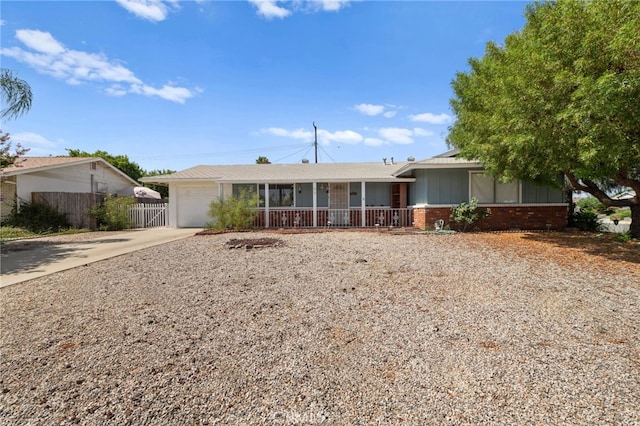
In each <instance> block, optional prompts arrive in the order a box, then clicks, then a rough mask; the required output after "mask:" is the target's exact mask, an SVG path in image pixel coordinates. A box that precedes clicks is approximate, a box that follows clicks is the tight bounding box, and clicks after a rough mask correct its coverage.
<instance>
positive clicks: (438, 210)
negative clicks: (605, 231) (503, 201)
mask: <svg viewBox="0 0 640 426" xmlns="http://www.w3.org/2000/svg"><path fill="white" fill-rule="evenodd" d="M489 208H490V209H491V214H490V215H489V216H488V217H487V218H485V219H483V220H481V221H479V222H478V223H476V224H474V225H471V227H470V228H469V230H476V229H477V230H481V231H500V230H509V229H522V230H540V229H542V230H548V229H553V230H562V229H564V228H566V227H567V215H568V206H567V205H542V206H536V205H518V206H514V205H509V206H490V207H489ZM413 214H414V224H415V227H416V228H419V229H426V227H427V225H428V227H429V228H430V229H432V228H433V226H434V222H435V221H436V220H438V219H442V220H444V222H445V226H446V225H449V226H450V227H451V229H457V228H458V226H457V224H456V223H452V222H451V219H449V216H450V215H451V207H414V210H413Z"/></svg>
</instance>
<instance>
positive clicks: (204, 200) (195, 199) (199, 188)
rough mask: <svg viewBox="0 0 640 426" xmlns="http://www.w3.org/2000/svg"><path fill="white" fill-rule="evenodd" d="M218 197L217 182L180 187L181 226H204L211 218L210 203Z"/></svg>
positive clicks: (178, 207) (179, 217) (178, 211)
mask: <svg viewBox="0 0 640 426" xmlns="http://www.w3.org/2000/svg"><path fill="white" fill-rule="evenodd" d="M217 198H218V185H217V184H199V185H188V186H187V185H184V186H179V187H178V206H177V225H178V227H179V228H202V227H204V226H205V225H206V224H207V223H208V222H209V221H210V220H211V218H209V215H208V214H207V213H208V212H209V203H211V201H213V200H214V199H217Z"/></svg>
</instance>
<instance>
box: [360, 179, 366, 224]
mask: <svg viewBox="0 0 640 426" xmlns="http://www.w3.org/2000/svg"><path fill="white" fill-rule="evenodd" d="M365 186H366V184H365V182H364V181H362V182H360V195H361V198H360V213H361V214H360V216H361V217H360V219H361V222H362V224H361V225H362V227H363V228H364V227H365V226H367V205H366V204H365V203H364V201H365V200H366V198H367V197H366V194H365V192H364V191H365V189H364V188H365Z"/></svg>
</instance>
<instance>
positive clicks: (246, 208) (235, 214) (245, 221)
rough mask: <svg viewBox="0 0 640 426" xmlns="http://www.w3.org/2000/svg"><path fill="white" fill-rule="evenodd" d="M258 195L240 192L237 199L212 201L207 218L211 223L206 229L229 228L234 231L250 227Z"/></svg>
mask: <svg viewBox="0 0 640 426" xmlns="http://www.w3.org/2000/svg"><path fill="white" fill-rule="evenodd" d="M257 205H258V194H256V193H255V192H253V193H252V192H249V191H241V192H240V195H239V196H237V197H229V198H226V199H223V200H220V199H218V200H214V201H212V202H211V203H210V204H209V217H211V218H212V221H211V222H210V223H209V224H208V225H207V227H209V228H212V229H227V228H231V229H234V230H236V231H238V230H241V229H248V228H250V227H251V225H252V223H253V220H254V218H255V213H256V206H257Z"/></svg>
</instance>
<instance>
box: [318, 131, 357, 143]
mask: <svg viewBox="0 0 640 426" xmlns="http://www.w3.org/2000/svg"><path fill="white" fill-rule="evenodd" d="M318 139H320V141H321V142H322V143H323V144H325V145H328V144H329V143H331V142H336V143H347V144H356V143H359V142H362V140H363V139H364V138H363V137H362V135H361V134H360V133H358V132H354V131H353V130H338V131H336V132H333V133H331V132H329V131H326V130H318Z"/></svg>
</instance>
